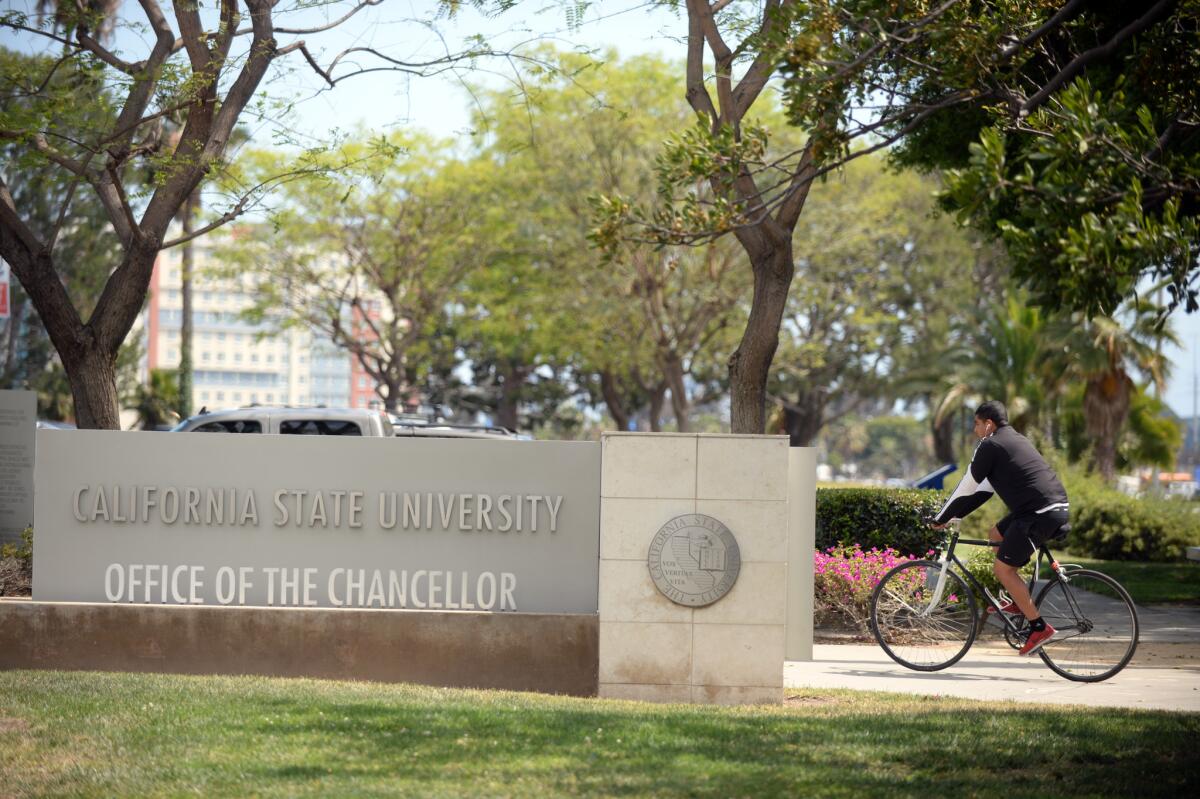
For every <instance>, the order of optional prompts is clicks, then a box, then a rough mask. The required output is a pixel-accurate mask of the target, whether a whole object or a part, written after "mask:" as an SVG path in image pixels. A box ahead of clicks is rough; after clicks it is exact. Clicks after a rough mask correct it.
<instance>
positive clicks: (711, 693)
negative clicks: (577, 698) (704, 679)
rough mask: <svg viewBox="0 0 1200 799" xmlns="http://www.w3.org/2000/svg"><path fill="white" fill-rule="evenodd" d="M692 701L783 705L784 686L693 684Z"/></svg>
mask: <svg viewBox="0 0 1200 799" xmlns="http://www.w3.org/2000/svg"><path fill="white" fill-rule="evenodd" d="M602 690H603V689H602ZM692 702H694V703H696V704H699V705H781V704H783V687H782V686H778V687H767V686H729V685H693V686H692Z"/></svg>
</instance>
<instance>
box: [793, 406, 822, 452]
mask: <svg viewBox="0 0 1200 799" xmlns="http://www.w3.org/2000/svg"><path fill="white" fill-rule="evenodd" d="M797 404H798V405H799V403H797ZM812 404H813V403H811V402H806V403H804V405H806V406H811V405H812ZM783 425H784V429H786V430H787V434H788V439H789V442H788V444H789V446H793V447H811V446H812V443H813V441H815V440H816V438H817V433H820V432H821V428H822V427H824V426H825V417H824V413H823V411H822V409H821V408H820V407H815V408H814V407H809V408H808V410H807V412H805V413H801V412H799V411H797V410H795V409H793V408H784V409H783Z"/></svg>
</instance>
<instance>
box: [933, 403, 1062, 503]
mask: <svg viewBox="0 0 1200 799" xmlns="http://www.w3.org/2000/svg"><path fill="white" fill-rule="evenodd" d="M992 494H999V495H1000V499H1002V500H1004V504H1005V505H1007V506H1008V509H1009V511H1011V513H1012V515H1014V516H1020V515H1025V514H1038V513H1046V512H1048V511H1052V510H1065V509H1066V508H1067V490H1066V489H1065V488H1063V484H1062V481H1060V480H1059V479H1058V475H1056V474H1055V473H1054V470H1053V469H1051V468H1050V465H1049V464H1048V463H1046V461H1045V459H1044V458H1042V456H1041V455H1040V454H1038V451H1037V450H1036V449H1034V448H1033V444H1030V443H1029V439H1027V438H1025V436H1023V435H1021V434H1020V433H1018V432H1017V431H1016V430H1013V429H1012V426H1011V425H1007V424H1006V425H1004V426H1003V427H1000V428H998V429H997V430H996V432H994V433H992V434H991V435H990V436H988V437H987V438H985V439H983V440H981V441H980V442H979V446H978V447H976V448H975V455H974V456H973V457H972V458H971V465H970V466H968V467H967V473H966V474H964V475H963V479H962V481H961V482H960V483H959V484H958V488H956V489H954V493H953V494H952V495H951V496H950V500H949V501H948V502H947V503H946V505H945V507H943V508H942V510H941V512H940V513H938V515H937V518H936V519H934V521H935V522H936V523H937V524H945V523H946V522H948V521H950V520H952V519H961V518H962V517H964V516H966V515H967V514H968V513H970V512H971V511H973V510H975V509H976V508H978V507H979V506H980V505H982V504H983V503H985V502H987V501H988V500H989V499H991V498H992Z"/></svg>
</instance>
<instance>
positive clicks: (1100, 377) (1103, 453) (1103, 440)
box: [1064, 298, 1178, 481]
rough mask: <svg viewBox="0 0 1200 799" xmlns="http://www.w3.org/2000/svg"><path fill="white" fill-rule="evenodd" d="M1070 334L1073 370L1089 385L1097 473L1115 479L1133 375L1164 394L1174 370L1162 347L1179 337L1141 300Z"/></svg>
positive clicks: (1086, 410)
mask: <svg viewBox="0 0 1200 799" xmlns="http://www.w3.org/2000/svg"><path fill="white" fill-rule="evenodd" d="M1064 332H1065V333H1066V335H1065V336H1064V341H1065V343H1066V348H1067V352H1068V355H1069V358H1070V360H1069V364H1070V366H1069V370H1068V371H1069V373H1070V375H1071V376H1073V377H1075V378H1076V379H1078V380H1081V381H1083V383H1084V386H1085V387H1084V392H1083V415H1084V425H1085V429H1086V430H1087V433H1088V436H1089V437H1090V438H1091V440H1092V441H1093V442H1094V444H1093V458H1094V460H1095V465H1096V469H1097V471H1099V472H1100V474H1101V475H1102V476H1103V477H1104V479H1105V480H1108V481H1111V480H1112V478H1113V473H1114V471H1115V468H1116V461H1117V443H1118V441H1119V438H1120V434H1121V430H1122V428H1123V427H1124V425H1125V422H1126V420H1127V419H1128V417H1129V409H1130V403H1131V402H1132V398H1133V395H1134V394H1135V392H1136V385H1135V383H1134V379H1133V376H1132V374H1131V372H1132V371H1136V372H1139V373H1141V374H1142V375H1144V376H1145V377H1146V378H1148V379H1149V380H1150V382H1152V383H1153V384H1154V385H1155V386H1156V387H1157V388H1158V389H1159V390H1160V391H1161V389H1162V387H1163V385H1164V384H1165V383H1166V380H1167V378H1168V377H1169V376H1170V367H1171V364H1170V361H1168V360H1167V359H1166V358H1165V357H1163V354H1162V348H1161V344H1162V343H1163V342H1170V343H1173V344H1178V339H1177V338H1176V336H1175V333H1174V332H1173V331H1172V330H1171V328H1170V327H1169V326H1168V325H1167V324H1165V323H1164V322H1163V317H1162V314H1161V309H1160V308H1159V307H1158V306H1156V305H1154V304H1153V303H1150V302H1147V301H1145V300H1141V299H1137V298H1134V299H1133V300H1130V301H1128V302H1126V303H1125V304H1123V305H1122V306H1121V307H1120V308H1118V309H1117V312H1116V313H1115V314H1114V315H1113V316H1097V317H1094V318H1093V319H1091V320H1084V319H1080V318H1078V317H1076V318H1074V319H1073V320H1072V323H1071V327H1070V329H1068V330H1065V331H1064Z"/></svg>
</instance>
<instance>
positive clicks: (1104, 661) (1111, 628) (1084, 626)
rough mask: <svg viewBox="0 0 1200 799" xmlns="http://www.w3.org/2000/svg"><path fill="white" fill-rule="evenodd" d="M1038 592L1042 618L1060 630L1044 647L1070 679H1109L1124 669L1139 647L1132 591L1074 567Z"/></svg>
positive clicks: (1057, 668)
mask: <svg viewBox="0 0 1200 799" xmlns="http://www.w3.org/2000/svg"><path fill="white" fill-rule="evenodd" d="M1068 576H1069V577H1070V581H1069V582H1065V583H1064V582H1062V581H1054V582H1052V583H1050V584H1049V585H1047V586H1046V587H1045V588H1044V589H1043V590H1042V592H1041V594H1040V595H1039V596H1038V600H1037V601H1038V608H1039V610H1040V611H1041V614H1042V617H1043V618H1044V619H1046V621H1047V622H1048V623H1049V624H1050V625H1051V626H1053V627H1054V628H1055V629H1056V630H1057V632H1056V634H1055V636H1054V638H1052V639H1051V640H1050V641H1049V642H1047V643H1046V644H1044V645H1043V646H1042V648H1041V650H1039V654H1040V655H1041V657H1042V660H1043V661H1045V662H1046V664H1047V665H1048V666H1050V668H1052V669H1054V670H1055V671H1056V672H1058V673H1059V674H1061V675H1062V676H1064V677H1066V678H1067V679H1071V680H1079V681H1085V682H1094V681H1099V680H1104V679H1108V678H1109V677H1111V676H1112V675H1114V674H1116V673H1117V672H1119V671H1120V670H1121V669H1122V668H1124V667H1125V664H1127V663H1128V662H1129V660H1130V658H1132V657H1133V652H1134V650H1135V648H1136V647H1137V639H1138V620H1137V611H1136V609H1135V608H1134V606H1133V603H1132V601H1130V600H1129V596H1128V594H1127V593H1126V592H1125V590H1124V589H1123V588H1121V587H1120V585H1119V584H1118V583H1117V582H1116V581H1114V580H1112V579H1111V578H1110V577H1107V576H1106V575H1103V574H1100V573H1099V572H1093V571H1090V570H1086V569H1081V570H1076V571H1072V572H1070V573H1069V575H1068Z"/></svg>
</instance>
